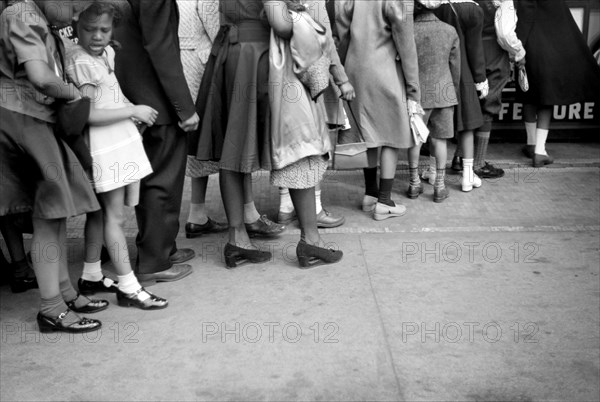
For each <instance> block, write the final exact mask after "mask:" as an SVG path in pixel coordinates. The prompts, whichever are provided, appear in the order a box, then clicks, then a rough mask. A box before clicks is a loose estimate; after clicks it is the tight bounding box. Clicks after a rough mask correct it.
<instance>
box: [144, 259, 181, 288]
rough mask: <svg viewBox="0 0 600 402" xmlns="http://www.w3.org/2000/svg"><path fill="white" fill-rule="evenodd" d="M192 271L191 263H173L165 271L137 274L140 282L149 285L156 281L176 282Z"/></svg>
mask: <svg viewBox="0 0 600 402" xmlns="http://www.w3.org/2000/svg"><path fill="white" fill-rule="evenodd" d="M191 273H192V266H191V265H189V264H177V265H173V266H172V267H171V268H169V269H165V270H164V271H159V272H154V273H150V274H136V276H137V278H138V280H139V281H140V282H144V284H146V285H149V284H152V283H155V282H174V281H178V280H180V279H182V278H185V277H186V276H188V275H190V274H191Z"/></svg>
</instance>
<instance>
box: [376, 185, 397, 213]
mask: <svg viewBox="0 0 600 402" xmlns="http://www.w3.org/2000/svg"><path fill="white" fill-rule="evenodd" d="M393 185H394V179H379V196H378V200H377V201H378V202H380V203H382V204H385V205H388V206H390V207H393V206H394V205H396V204H395V203H394V201H392V187H393Z"/></svg>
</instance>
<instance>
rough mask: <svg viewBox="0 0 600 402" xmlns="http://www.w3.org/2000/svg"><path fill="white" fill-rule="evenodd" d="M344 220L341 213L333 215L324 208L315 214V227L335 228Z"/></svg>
mask: <svg viewBox="0 0 600 402" xmlns="http://www.w3.org/2000/svg"><path fill="white" fill-rule="evenodd" d="M344 222H346V218H344V217H343V216H342V215H334V214H332V213H331V212H329V211H327V210H326V209H325V208H323V209H322V210H321V212H319V213H318V214H317V227H318V228H336V227H338V226H341V225H343V224H344Z"/></svg>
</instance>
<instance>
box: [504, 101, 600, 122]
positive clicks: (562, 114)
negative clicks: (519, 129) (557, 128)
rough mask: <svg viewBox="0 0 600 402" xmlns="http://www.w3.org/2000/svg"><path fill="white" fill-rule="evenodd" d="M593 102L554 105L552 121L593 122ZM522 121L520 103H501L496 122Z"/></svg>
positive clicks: (521, 106)
mask: <svg viewBox="0 0 600 402" xmlns="http://www.w3.org/2000/svg"><path fill="white" fill-rule="evenodd" d="M594 106H595V104H594V102H585V103H573V104H572V105H555V106H554V110H553V112H552V118H553V120H594V118H595V117H594ZM506 119H508V120H516V121H519V120H523V105H522V104H521V103H502V107H501V108H500V111H499V113H498V120H499V121H502V120H506Z"/></svg>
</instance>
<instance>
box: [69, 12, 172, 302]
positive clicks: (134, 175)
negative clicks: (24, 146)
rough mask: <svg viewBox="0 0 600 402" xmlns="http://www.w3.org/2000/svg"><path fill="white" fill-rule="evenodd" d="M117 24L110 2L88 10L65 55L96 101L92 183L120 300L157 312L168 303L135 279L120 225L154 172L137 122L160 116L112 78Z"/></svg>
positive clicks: (91, 133)
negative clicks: (128, 95)
mask: <svg viewBox="0 0 600 402" xmlns="http://www.w3.org/2000/svg"><path fill="white" fill-rule="evenodd" d="M118 20H119V14H118V9H117V8H116V7H115V6H114V5H112V4H110V3H103V2H99V1H98V2H91V4H89V5H87V7H86V8H85V9H84V10H83V11H82V12H81V13H80V15H79V20H78V22H77V24H76V32H77V37H78V39H79V42H78V44H77V45H75V46H72V47H70V48H69V49H68V51H67V52H66V53H67V54H66V63H65V64H66V73H67V77H68V78H69V80H70V81H71V82H73V83H74V84H75V85H76V86H77V87H78V88H79V90H80V91H81V92H82V93H83V94H84V95H85V96H88V97H89V98H90V99H92V110H91V111H90V118H89V120H88V123H89V126H90V127H89V147H90V153H91V155H92V160H93V161H94V167H95V169H94V172H93V183H94V188H95V190H96V193H97V194H98V197H99V199H100V203H101V205H102V210H103V213H104V222H103V223H104V241H105V243H106V244H107V245H108V248H109V253H110V255H111V260H112V262H113V264H114V266H115V269H116V271H117V275H118V288H117V291H116V293H117V300H118V302H119V305H122V306H135V307H139V308H141V309H144V310H154V309H161V308H165V307H167V305H168V302H167V300H165V299H163V298H161V297H158V296H155V295H153V294H152V293H150V292H148V291H147V290H145V289H144V288H143V287H142V286H141V285H140V283H139V282H138V280H137V278H136V277H135V274H134V273H133V270H132V269H131V263H130V261H129V253H128V250H127V240H126V238H125V233H124V232H123V226H122V225H123V219H124V213H123V209H124V205H125V202H126V199H135V198H136V197H135V193H134V192H135V191H137V183H138V182H139V180H140V179H142V178H143V177H145V176H147V175H149V174H150V173H152V167H151V166H150V162H149V161H148V157H147V156H146V153H145V151H144V146H143V144H142V138H141V136H140V134H139V132H138V129H137V127H136V125H135V123H134V121H139V122H142V123H144V124H146V125H148V126H151V125H152V124H154V122H155V121H156V118H157V117H158V112H157V111H156V110H154V109H153V108H151V107H150V106H145V105H132V104H131V103H129V101H127V100H126V99H125V98H124V96H123V95H122V93H121V90H120V87H119V84H118V82H117V79H116V77H115V74H114V56H115V52H114V50H113V48H112V47H111V46H110V45H109V43H110V41H111V39H112V30H113V26H114V25H115V24H116V23H118ZM132 193H134V194H133V195H132ZM135 203H137V202H136V201H134V202H129V203H128V204H130V205H135ZM96 230H98V231H101V230H102V227H101V226H98V227H97V228H96ZM100 247H101V244H99V245H98V247H97V249H98V250H99V249H100ZM80 282H81V281H80Z"/></svg>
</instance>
